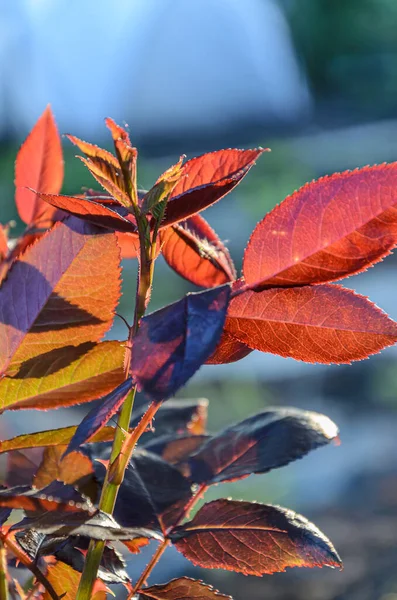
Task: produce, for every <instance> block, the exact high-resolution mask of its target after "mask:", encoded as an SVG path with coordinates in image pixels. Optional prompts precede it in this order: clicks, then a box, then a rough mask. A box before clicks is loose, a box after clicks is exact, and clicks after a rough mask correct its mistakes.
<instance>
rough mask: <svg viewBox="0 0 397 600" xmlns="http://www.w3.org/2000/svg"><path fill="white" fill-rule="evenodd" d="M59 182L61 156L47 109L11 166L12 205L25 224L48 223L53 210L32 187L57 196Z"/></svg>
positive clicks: (61, 173)
mask: <svg viewBox="0 0 397 600" xmlns="http://www.w3.org/2000/svg"><path fill="white" fill-rule="evenodd" d="M62 182H63V155H62V146H61V140H60V137H59V134H58V130H57V126H56V124H55V120H54V117H53V114H52V112H51V109H50V107H49V106H47V108H46V109H45V111H44V113H43V114H42V115H41V117H40V118H39V120H38V121H37V123H36V125H35V126H34V127H33V129H32V131H31V132H30V134H29V136H28V137H27V139H26V140H25V142H24V143H23V144H22V147H21V149H20V150H19V152H18V155H17V160H16V163H15V187H16V192H15V202H16V205H17V209H18V213H19V216H20V217H21V219H22V221H24V222H25V223H26V224H27V225H32V224H33V223H35V224H38V225H40V223H41V222H43V223H44V222H46V221H51V219H52V217H53V215H54V213H55V211H54V209H53V208H51V207H50V206H48V205H47V204H45V203H44V202H42V200H41V199H40V197H39V196H38V195H37V193H36V192H33V191H32V190H30V189H27V188H33V189H35V190H39V191H40V192H44V193H46V194H58V193H59V192H60V190H61V187H62Z"/></svg>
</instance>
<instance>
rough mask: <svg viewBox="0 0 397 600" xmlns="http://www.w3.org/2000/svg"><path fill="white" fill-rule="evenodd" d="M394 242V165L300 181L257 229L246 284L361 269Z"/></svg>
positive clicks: (306, 279)
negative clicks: (300, 183)
mask: <svg viewBox="0 0 397 600" xmlns="http://www.w3.org/2000/svg"><path fill="white" fill-rule="evenodd" d="M396 242H397V163H391V164H383V165H378V166H375V167H364V168H363V169H357V170H355V171H345V172H344V173H335V174H334V175H331V176H330V177H323V178H321V179H319V180H318V181H313V182H312V183H309V184H306V185H305V186H303V187H302V188H301V189H300V190H298V191H297V192H295V193H294V194H292V196H289V197H288V198H286V200H284V202H282V203H281V204H280V205H279V206H277V207H276V208H275V209H273V210H272V211H271V212H270V213H269V214H268V215H266V217H265V218H264V219H263V220H262V221H261V222H260V223H259V224H258V225H257V226H256V228H255V230H254V232H253V234H252V236H251V239H250V241H249V244H248V247H247V249H246V252H245V256H244V266H243V273H244V277H245V279H246V282H247V283H248V284H250V285H252V284H255V283H257V284H259V286H261V285H262V286H269V285H270V286H291V285H302V284H307V283H321V282H325V281H333V280H335V279H341V278H342V277H346V276H347V275H351V274H353V273H358V272H360V271H363V270H365V269H366V268H368V267H369V266H370V265H373V264H374V263H376V262H378V261H379V260H381V259H382V258H383V257H384V256H386V255H387V254H389V253H390V250H391V249H392V248H393V247H394V246H395V244H396Z"/></svg>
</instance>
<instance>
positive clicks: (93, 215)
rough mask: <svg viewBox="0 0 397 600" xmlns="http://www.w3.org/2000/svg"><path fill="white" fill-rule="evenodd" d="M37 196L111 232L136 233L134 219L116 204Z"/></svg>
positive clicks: (46, 195)
mask: <svg viewBox="0 0 397 600" xmlns="http://www.w3.org/2000/svg"><path fill="white" fill-rule="evenodd" d="M38 196H39V197H40V198H41V199H42V200H44V201H45V202H48V203H49V204H51V205H52V206H54V207H55V208H59V209H61V210H63V211H65V212H67V213H69V214H71V215H74V216H75V217H79V218H80V219H83V220H85V221H88V222H89V223H93V224H94V225H98V226H99V227H105V229H110V230H112V231H124V232H129V233H136V231H137V227H136V222H135V218H134V217H133V215H132V214H131V213H130V212H129V211H128V209H127V208H126V207H125V206H121V205H120V204H118V203H117V202H115V201H113V202H107V203H106V204H105V203H102V202H96V201H95V200H92V199H90V198H85V197H82V196H60V195H57V196H56V195H54V194H42V193H38Z"/></svg>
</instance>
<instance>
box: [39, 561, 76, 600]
mask: <svg viewBox="0 0 397 600" xmlns="http://www.w3.org/2000/svg"><path fill="white" fill-rule="evenodd" d="M47 579H48V581H49V582H50V583H51V585H52V586H53V588H54V590H55V592H56V593H57V594H58V596H59V597H61V598H62V600H76V598H77V590H78V587H79V583H80V573H78V572H77V571H75V570H74V569H72V567H69V565H66V564H65V563H63V562H60V561H58V562H56V563H55V564H53V565H50V566H49V567H48V571H47ZM43 600H52V597H51V596H50V594H49V593H48V592H47V591H45V592H44V596H43Z"/></svg>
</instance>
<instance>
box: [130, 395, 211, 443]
mask: <svg viewBox="0 0 397 600" xmlns="http://www.w3.org/2000/svg"><path fill="white" fill-rule="evenodd" d="M146 410H147V407H146V406H144V407H143V408H142V409H141V410H139V411H137V413H136V414H135V413H134V414H133V416H132V420H131V423H130V427H136V426H137V425H138V423H139V421H140V420H141V418H142V417H143V415H144V414H145V412H146ZM207 413H208V400H207V399H206V398H197V399H194V400H193V399H192V400H180V399H178V400H169V401H168V402H167V403H166V404H163V406H162V407H161V408H160V410H159V411H158V412H157V414H156V417H155V419H154V420H153V426H154V431H151V432H148V433H147V434H144V435H143V436H142V437H141V438H140V442H141V443H142V442H144V443H145V444H146V441H149V440H153V438H154V437H159V436H163V435H164V434H171V433H172V434H173V435H176V434H186V433H191V434H194V435H201V434H203V433H205V430H206V427H207Z"/></svg>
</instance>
